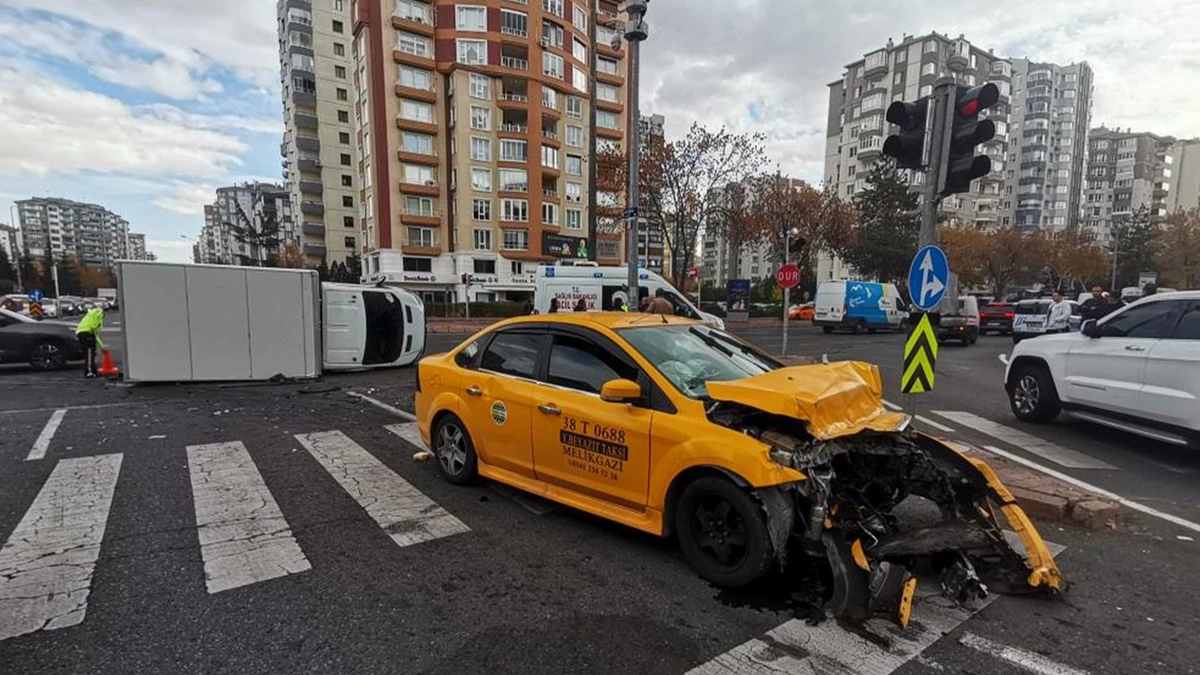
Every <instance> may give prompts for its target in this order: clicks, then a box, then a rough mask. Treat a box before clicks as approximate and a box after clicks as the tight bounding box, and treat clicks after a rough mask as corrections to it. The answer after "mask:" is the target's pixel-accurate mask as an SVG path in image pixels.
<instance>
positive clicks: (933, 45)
mask: <svg viewBox="0 0 1200 675" xmlns="http://www.w3.org/2000/svg"><path fill="white" fill-rule="evenodd" d="M937 50H938V44H937V41H936V40H926V41H925V53H926V54H928V53H930V52H936V51H937Z"/></svg>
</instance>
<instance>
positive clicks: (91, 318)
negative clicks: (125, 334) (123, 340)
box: [75, 307, 104, 377]
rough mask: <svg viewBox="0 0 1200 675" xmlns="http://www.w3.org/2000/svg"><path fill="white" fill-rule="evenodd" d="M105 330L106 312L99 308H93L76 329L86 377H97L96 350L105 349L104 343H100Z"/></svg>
mask: <svg viewBox="0 0 1200 675" xmlns="http://www.w3.org/2000/svg"><path fill="white" fill-rule="evenodd" d="M102 330H104V310H102V309H100V308H99V307H93V308H91V309H89V310H88V311H87V314H84V315H83V318H82V319H80V320H79V325H78V326H76V327H75V337H76V338H78V340H79V348H80V349H81V350H83V354H84V359H85V360H84V363H83V375H84V377H95V376H96V350H97V349H104V343H103V342H101V341H100V331H102Z"/></svg>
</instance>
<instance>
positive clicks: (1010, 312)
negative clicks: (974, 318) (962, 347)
mask: <svg viewBox="0 0 1200 675" xmlns="http://www.w3.org/2000/svg"><path fill="white" fill-rule="evenodd" d="M1015 309H1016V305H1015V304H1014V303H1011V302H990V303H988V304H987V305H984V306H983V307H982V308H980V310H979V333H980V334H981V335H987V334H988V333H991V332H993V331H994V332H996V333H999V334H1001V335H1007V334H1009V333H1012V324H1013V316H1014V312H1015Z"/></svg>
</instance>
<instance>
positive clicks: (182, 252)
mask: <svg viewBox="0 0 1200 675" xmlns="http://www.w3.org/2000/svg"><path fill="white" fill-rule="evenodd" d="M194 243H195V242H192V241H188V240H186V239H147V240H146V250H147V251H149V252H151V253H153V254H154V255H155V256H157V257H158V259H159V260H161V261H163V262H173V263H189V262H192V259H193V258H192V245H193V244H194Z"/></svg>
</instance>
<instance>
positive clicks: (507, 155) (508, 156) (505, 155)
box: [500, 138, 529, 162]
mask: <svg viewBox="0 0 1200 675" xmlns="http://www.w3.org/2000/svg"><path fill="white" fill-rule="evenodd" d="M500 161H502V162H527V161H529V153H528V150H527V149H526V144H525V141H517V140H512V139H508V138H501V139H500Z"/></svg>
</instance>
